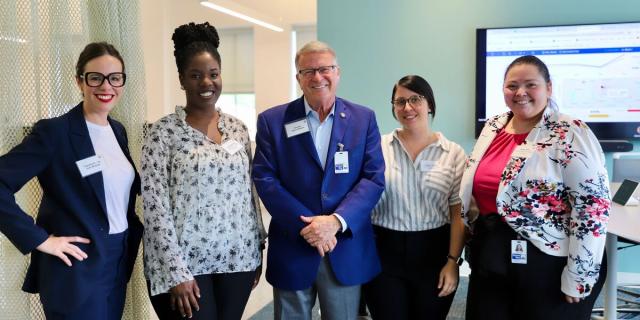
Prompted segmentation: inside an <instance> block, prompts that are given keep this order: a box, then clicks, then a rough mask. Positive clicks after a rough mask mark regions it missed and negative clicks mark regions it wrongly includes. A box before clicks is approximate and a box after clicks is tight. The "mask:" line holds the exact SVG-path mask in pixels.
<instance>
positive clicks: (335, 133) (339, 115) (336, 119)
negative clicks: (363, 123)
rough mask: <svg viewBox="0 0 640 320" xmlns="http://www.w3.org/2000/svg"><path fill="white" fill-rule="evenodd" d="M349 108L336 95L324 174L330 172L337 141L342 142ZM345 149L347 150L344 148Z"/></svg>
mask: <svg viewBox="0 0 640 320" xmlns="http://www.w3.org/2000/svg"><path fill="white" fill-rule="evenodd" d="M349 118H351V117H350V114H349V110H347V108H346V106H345V105H344V103H342V100H340V99H339V98H337V97H336V104H335V109H334V110H333V128H332V129H331V140H330V142H329V150H327V162H326V166H325V168H324V170H325V174H326V173H330V172H332V170H333V167H334V166H335V164H334V157H333V155H334V154H335V153H336V151H338V149H339V147H338V143H342V138H343V137H344V134H345V132H346V131H347V127H348V125H349ZM345 151H349V150H346V149H345ZM327 170H329V171H327Z"/></svg>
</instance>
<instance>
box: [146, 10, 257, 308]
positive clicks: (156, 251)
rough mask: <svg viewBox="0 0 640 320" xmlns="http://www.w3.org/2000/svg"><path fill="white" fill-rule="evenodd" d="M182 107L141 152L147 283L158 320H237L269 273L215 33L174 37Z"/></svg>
mask: <svg viewBox="0 0 640 320" xmlns="http://www.w3.org/2000/svg"><path fill="white" fill-rule="evenodd" d="M173 41H174V45H175V52H174V55H175V57H176V64H177V67H178V73H179V78H180V84H181V88H182V89H183V90H184V92H185V95H186V100H187V104H186V106H185V107H180V106H178V107H176V111H175V113H173V114H171V115H168V116H166V117H164V118H162V119H160V120H159V121H158V122H156V123H155V124H154V125H153V127H152V128H151V131H150V132H149V137H148V139H147V141H146V143H145V145H144V147H143V156H142V188H143V192H142V197H143V203H144V220H145V234H144V246H145V247H144V262H145V275H146V277H147V279H148V280H149V291H150V295H151V296H152V297H151V301H152V303H153V306H154V309H155V311H156V313H157V314H158V316H159V317H160V319H180V318H182V317H184V316H187V317H189V318H191V317H193V318H195V319H240V317H241V316H242V312H243V311H244V307H245V305H246V303H247V299H248V298H249V294H250V292H251V288H252V286H255V284H257V280H258V279H259V277H260V273H261V270H262V267H261V261H262V251H261V244H262V242H263V241H264V238H265V232H264V227H263V225H262V220H261V216H260V209H259V204H258V201H257V196H256V194H255V192H254V191H253V187H252V184H251V180H250V176H249V168H250V162H251V142H250V140H249V134H248V132H247V127H246V126H245V125H244V124H243V123H242V122H241V121H240V120H238V119H236V118H234V117H232V116H230V115H227V114H225V113H222V112H221V111H220V109H219V108H217V107H216V106H215V104H216V101H217V100H218V97H220V92H221V90H222V79H221V77H220V72H221V66H220V55H219V53H218V51H217V47H218V44H219V39H218V34H217V32H216V29H215V28H214V27H213V26H211V25H209V24H208V23H203V24H194V23H190V24H186V25H182V26H180V27H178V28H177V29H176V30H175V32H174V34H173Z"/></svg>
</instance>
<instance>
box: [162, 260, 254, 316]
mask: <svg viewBox="0 0 640 320" xmlns="http://www.w3.org/2000/svg"><path fill="white" fill-rule="evenodd" d="M255 275H256V273H255V271H248V272H235V273H219V274H205V275H199V276H195V277H194V278H195V280H196V282H197V283H198V287H199V288H200V299H198V305H199V306H200V311H195V309H193V308H192V311H193V317H192V318H191V319H194V320H198V319H207V320H238V319H240V318H241V317H242V313H243V312H244V308H245V306H246V305H247V301H248V300H249V295H250V294H251V288H252V286H253V281H254V279H255ZM151 304H152V305H153V309H154V310H155V311H156V314H157V315H158V318H159V319H160V320H170V319H181V320H182V319H184V318H183V317H182V315H181V314H180V312H178V311H177V306H176V310H171V296H170V294H169V293H163V294H159V295H155V296H152V297H151Z"/></svg>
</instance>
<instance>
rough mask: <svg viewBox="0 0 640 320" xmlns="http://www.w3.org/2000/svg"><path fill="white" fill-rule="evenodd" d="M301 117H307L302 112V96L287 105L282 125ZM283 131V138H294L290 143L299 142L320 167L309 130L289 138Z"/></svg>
mask: <svg viewBox="0 0 640 320" xmlns="http://www.w3.org/2000/svg"><path fill="white" fill-rule="evenodd" d="M302 118H304V119H306V118H307V115H306V114H305V113H304V97H302V98H299V99H298V100H296V101H293V102H292V103H291V104H290V105H289V107H287V112H286V114H285V116H284V125H286V124H287V123H290V122H293V121H296V120H300V119H302ZM284 132H285V137H284V138H285V139H295V140H294V141H292V143H300V144H301V145H302V147H303V148H304V149H305V150H306V151H307V152H308V153H309V156H311V158H312V159H313V160H314V161H315V163H316V164H317V165H318V167H320V168H322V163H321V162H320V158H319V157H318V151H316V147H315V144H313V138H312V137H311V132H307V133H303V134H300V135H298V136H295V137H291V138H287V137H286V130H284Z"/></svg>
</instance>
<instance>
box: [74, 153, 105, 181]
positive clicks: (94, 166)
mask: <svg viewBox="0 0 640 320" xmlns="http://www.w3.org/2000/svg"><path fill="white" fill-rule="evenodd" d="M76 166H78V170H80V175H82V177H83V178H85V177H87V176H90V175H92V174H94V173H96V172H100V171H102V167H103V163H102V157H100V156H97V155H96V156H91V157H88V158H84V159H82V160H78V161H76Z"/></svg>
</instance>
